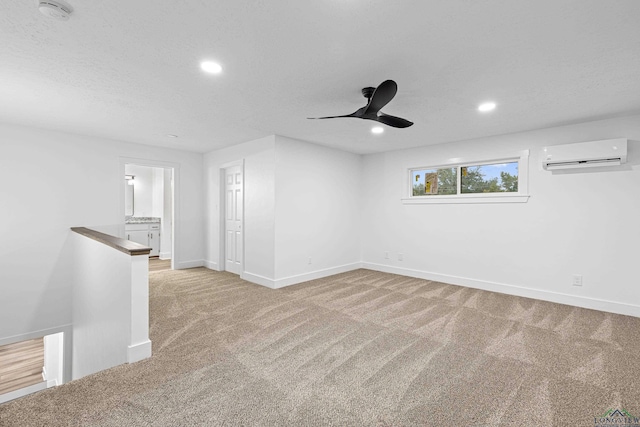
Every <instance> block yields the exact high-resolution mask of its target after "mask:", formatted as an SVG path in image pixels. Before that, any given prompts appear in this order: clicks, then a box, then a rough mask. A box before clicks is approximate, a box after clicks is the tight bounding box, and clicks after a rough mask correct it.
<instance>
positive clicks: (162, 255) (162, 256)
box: [158, 252, 171, 260]
mask: <svg viewBox="0 0 640 427" xmlns="http://www.w3.org/2000/svg"><path fill="white" fill-rule="evenodd" d="M158 258H160V259H164V260H167V259H171V252H160V254H159V255H158Z"/></svg>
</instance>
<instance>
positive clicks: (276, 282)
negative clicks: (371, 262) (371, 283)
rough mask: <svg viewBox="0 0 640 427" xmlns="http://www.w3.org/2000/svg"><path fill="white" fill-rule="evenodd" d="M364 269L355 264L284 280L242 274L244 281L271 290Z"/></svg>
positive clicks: (358, 263) (360, 264)
mask: <svg viewBox="0 0 640 427" xmlns="http://www.w3.org/2000/svg"><path fill="white" fill-rule="evenodd" d="M359 268H362V263H360V262H354V263H352V264H345V265H339V266H337V267H331V268H325V269H324V270H316V271H311V272H309V273H304V274H298V275H295V276H289V277H283V278H282V279H269V278H268V277H264V276H260V275H259V274H253V273H249V272H244V273H242V275H241V277H242V279H244V280H246V281H248V282H251V283H255V284H257V285H262V286H266V287H267V288H271V289H279V288H284V287H285V286H291V285H297V284H298V283H303V282H308V281H309V280H316V279H322V278H323V277H328V276H333V275H334V274H340V273H345V272H347V271H353V270H357V269H359Z"/></svg>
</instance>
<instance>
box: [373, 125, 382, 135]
mask: <svg viewBox="0 0 640 427" xmlns="http://www.w3.org/2000/svg"><path fill="white" fill-rule="evenodd" d="M382 132H384V128H383V127H382V126H375V127H372V128H371V133H382Z"/></svg>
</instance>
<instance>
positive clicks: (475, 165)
mask: <svg viewBox="0 0 640 427" xmlns="http://www.w3.org/2000/svg"><path fill="white" fill-rule="evenodd" d="M456 160H458V161H456V163H453V164H450V165H439V166H431V167H420V168H411V169H409V173H408V176H409V179H410V181H411V184H410V185H409V186H407V190H405V191H406V193H405V194H406V197H405V198H403V199H402V201H403V203H405V204H413V203H513V202H520V203H522V202H526V201H527V199H528V197H529V195H528V194H527V166H528V160H529V151H523V152H522V153H519V155H517V156H513V157H509V158H504V159H494V160H469V161H464V160H463V159H456Z"/></svg>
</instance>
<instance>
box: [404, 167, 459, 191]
mask: <svg viewBox="0 0 640 427" xmlns="http://www.w3.org/2000/svg"><path fill="white" fill-rule="evenodd" d="M411 173H412V176H413V179H412V182H413V195H414V196H428V195H432V194H456V192H457V188H458V184H457V180H458V176H457V174H456V169H455V168H442V169H418V170H412V171H411Z"/></svg>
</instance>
